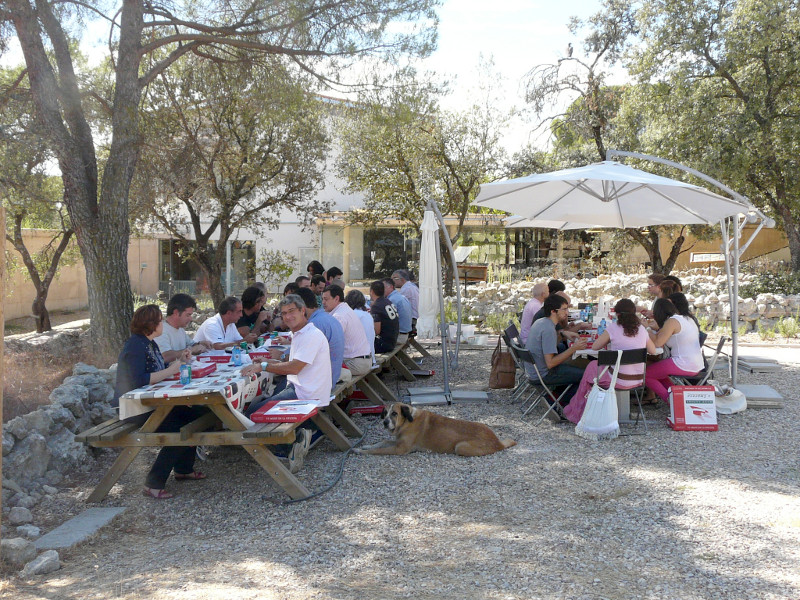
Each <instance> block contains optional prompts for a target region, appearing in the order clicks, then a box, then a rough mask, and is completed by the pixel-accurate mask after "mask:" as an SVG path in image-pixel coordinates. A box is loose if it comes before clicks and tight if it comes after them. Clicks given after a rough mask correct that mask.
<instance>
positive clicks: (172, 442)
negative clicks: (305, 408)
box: [75, 364, 351, 502]
mask: <svg viewBox="0 0 800 600" xmlns="http://www.w3.org/2000/svg"><path fill="white" fill-rule="evenodd" d="M217 367H218V370H217V372H215V373H214V374H211V375H209V376H208V377H204V378H198V379H193V380H192V382H191V383H190V384H188V385H186V386H183V385H181V384H180V383H177V382H175V381H163V382H160V383H157V384H152V385H148V386H144V387H142V388H138V389H136V390H132V391H130V392H128V393H127V394H124V395H123V396H122V397H121V398H120V404H121V406H122V404H123V403H130V404H133V403H135V404H136V405H141V406H142V407H145V408H146V409H152V412H150V413H149V416H148V417H147V419H146V420H145V421H144V422H142V421H141V419H123V420H120V419H118V418H115V419H110V420H109V421H106V422H105V423H101V424H100V425H97V426H95V427H93V428H91V429H89V430H88V431H85V432H83V433H80V434H78V435H76V436H75V440H76V441H80V442H84V443H86V444H89V445H91V446H94V447H96V448H123V450H122V452H121V453H120V455H119V456H118V457H117V459H116V461H115V462H114V464H113V465H112V466H111V468H110V469H109V470H108V472H107V473H106V475H105V476H104V477H103V479H102V480H101V481H100V483H99V484H98V485H97V487H96V488H95V489H94V491H93V492H92V494H91V495H90V496H89V498H88V500H87V501H88V502H99V501H100V500H102V499H103V498H105V496H106V495H107V494H108V492H109V490H110V489H111V488H112V487H113V485H114V484H115V483H116V482H117V481H118V480H119V478H120V477H121V476H122V474H123V473H124V472H125V470H126V469H127V468H128V467H129V466H130V464H131V463H132V462H133V460H134V459H135V458H136V456H137V455H138V454H139V452H140V451H141V449H142V448H144V447H157V448H160V447H164V446H241V447H242V448H243V449H245V451H246V452H247V453H248V454H249V455H250V456H252V457H253V459H254V460H255V461H256V462H257V463H258V464H260V465H261V466H262V467H263V468H264V470H265V471H266V472H267V473H268V474H269V476H270V477H271V478H272V479H273V480H274V481H275V483H277V484H278V486H280V487H281V488H282V489H283V490H284V491H285V492H286V493H287V494H289V496H291V497H292V498H294V499H297V498H304V497H306V496H308V495H309V491H308V489H307V488H306V487H305V486H304V485H303V484H302V483H301V482H300V481H299V480H298V479H297V478H296V477H295V476H294V475H293V474H292V473H290V472H289V470H288V469H287V468H286V467H284V466H283V464H282V463H281V461H280V460H278V458H277V457H275V455H274V454H272V452H271V451H270V450H269V448H268V446H269V445H275V444H291V443H294V441H295V429H296V428H297V427H298V425H300V423H258V424H256V423H253V422H252V421H250V420H249V419H248V418H247V417H245V416H244V415H243V414H242V413H241V412H240V411H241V409H242V408H243V406H244V405H245V404H246V403H247V402H249V401H250V400H252V399H253V398H255V397H256V396H257V390H258V389H259V386H264V387H266V386H267V385H268V383H269V381H270V380H271V378H270V377H269V376H268V374H260V375H251V376H249V377H243V376H242V375H241V373H240V370H241V368H240V367H233V366H232V365H227V364H224V365H218V366H217ZM175 406H200V407H205V408H207V409H208V412H207V413H205V414H203V415H202V416H200V417H198V418H197V419H195V420H194V421H192V422H190V423H188V424H186V425H184V426H183V427H182V428H181V429H180V431H178V432H175V433H164V432H157V431H156V430H157V429H158V427H159V426H160V425H161V423H162V422H163V421H164V419H165V418H166V416H167V415H168V414H169V413H170V411H171V410H172V409H173V408H174V407H175ZM339 413H342V411H341V409H339V407H338V406H336V407H335V408H333V407H331V416H333V418H334V419H336V420H337V421H339V418H340V417H341V415H340V414H339ZM123 414H124V413H123ZM342 414H343V413H342ZM344 417H345V419H346V420H347V421H349V419H348V418H347V416H346V415H344ZM311 420H312V421H313V422H314V424H315V425H317V426H318V427H319V428H320V429H321V430H322V432H323V433H325V434H326V435H327V436H328V437H329V438H330V439H331V441H332V442H333V443H334V444H335V445H336V446H337V447H338V448H339V449H340V450H347V449H349V448H350V447H351V445H350V442H349V440H348V439H347V437H345V435H344V434H343V433H342V432H341V431H339V429H337V428H336V426H335V425H334V424H333V423H332V422H331V420H330V419H329V416H328V414H327V413H326V412H325V409H323V410H321V411H320V412H319V413H318V414H317V415H315V416H314V417H312V418H311ZM345 430H346V431H347V428H345Z"/></svg>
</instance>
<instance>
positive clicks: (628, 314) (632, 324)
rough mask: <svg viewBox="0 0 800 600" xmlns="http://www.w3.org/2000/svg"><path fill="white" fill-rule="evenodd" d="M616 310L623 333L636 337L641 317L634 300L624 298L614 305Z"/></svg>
mask: <svg viewBox="0 0 800 600" xmlns="http://www.w3.org/2000/svg"><path fill="white" fill-rule="evenodd" d="M614 312H615V313H617V323H619V325H620V326H621V327H622V333H623V334H625V336H626V337H636V334H637V333H638V332H639V327H640V325H639V317H637V316H636V305H635V304H634V303H633V301H632V300H629V299H628V298H623V299H622V300H620V301H619V302H617V303H616V304H615V305H614Z"/></svg>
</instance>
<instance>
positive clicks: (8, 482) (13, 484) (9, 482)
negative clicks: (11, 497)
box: [3, 477, 25, 494]
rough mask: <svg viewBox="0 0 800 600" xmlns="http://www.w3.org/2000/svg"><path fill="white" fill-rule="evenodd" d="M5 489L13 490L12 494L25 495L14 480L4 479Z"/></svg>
mask: <svg viewBox="0 0 800 600" xmlns="http://www.w3.org/2000/svg"><path fill="white" fill-rule="evenodd" d="M3 489H6V490H11V491H12V492H16V493H17V494H24V493H25V492H24V491H23V490H22V488H21V487H19V485H17V482H16V481H14V480H12V479H6V478H5V477H3Z"/></svg>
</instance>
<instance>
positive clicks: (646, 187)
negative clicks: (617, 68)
mask: <svg viewBox="0 0 800 600" xmlns="http://www.w3.org/2000/svg"><path fill="white" fill-rule="evenodd" d="M475 204H477V205H478V206H487V207H489V208H496V209H499V210H504V211H506V212H509V213H511V214H513V215H519V216H521V217H523V218H526V219H529V220H530V221H532V222H540V221H548V222H561V223H563V224H562V225H561V226H560V227H559V229H584V228H586V227H587V225H588V226H591V227H614V228H620V229H625V228H631V227H633V228H636V227H647V226H648V225H671V224H681V225H694V224H706V225H712V224H713V225H716V224H717V223H719V222H720V221H721V220H722V219H724V218H726V217H729V216H731V215H735V214H738V213H747V212H749V211H752V210H753V209H754V207H753V205H752V204H750V203H749V202H745V203H743V202H741V201H740V200H734V199H731V198H726V197H724V196H720V195H719V194H715V193H713V192H710V191H709V190H707V189H705V188H702V187H700V186H697V185H693V184H690V183H685V182H683V181H678V180H675V179H668V178H666V177H661V176H659V175H653V174H652V173H648V172H646V171H640V170H639V169H634V168H632V167H629V166H627V165H623V164H622V163H618V162H614V161H605V162H601V163H596V164H593V165H587V166H585V167H578V168H576V169H564V170H562V171H554V172H552V173H539V174H536V175H528V176H527V177H518V178H516V179H509V180H507V181H499V182H496V183H488V184H486V185H482V186H481V191H480V193H479V194H478V197H477V198H476V199H475ZM532 226H535V227H546V225H538V224H536V225H532Z"/></svg>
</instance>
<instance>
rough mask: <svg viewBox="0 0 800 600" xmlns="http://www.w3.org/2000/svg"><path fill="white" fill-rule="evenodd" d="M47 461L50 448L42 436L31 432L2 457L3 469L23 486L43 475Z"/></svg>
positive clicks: (48, 460)
mask: <svg viewBox="0 0 800 600" xmlns="http://www.w3.org/2000/svg"><path fill="white" fill-rule="evenodd" d="M64 431H65V430H64ZM49 462H50V449H49V448H48V447H47V441H46V440H45V438H44V436H42V435H40V434H38V433H31V434H30V435H28V436H27V437H26V438H25V439H24V440H21V441H19V442H17V443H16V444H15V445H14V450H13V451H12V452H10V453H9V454H8V456H6V457H5V458H4V459H3V471H4V472H5V473H6V474H7V475H8V476H9V477H10V478H12V479H13V480H14V481H16V482H17V483H20V484H21V485H23V486H24V485H27V484H28V483H30V482H32V481H33V480H35V479H37V478H39V477H41V476H42V475H44V474H45V473H46V472H47V465H48V463H49Z"/></svg>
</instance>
